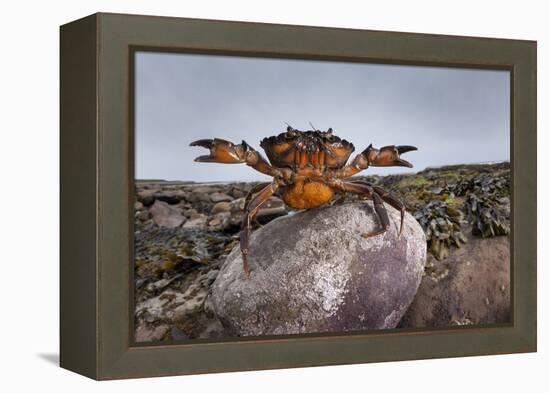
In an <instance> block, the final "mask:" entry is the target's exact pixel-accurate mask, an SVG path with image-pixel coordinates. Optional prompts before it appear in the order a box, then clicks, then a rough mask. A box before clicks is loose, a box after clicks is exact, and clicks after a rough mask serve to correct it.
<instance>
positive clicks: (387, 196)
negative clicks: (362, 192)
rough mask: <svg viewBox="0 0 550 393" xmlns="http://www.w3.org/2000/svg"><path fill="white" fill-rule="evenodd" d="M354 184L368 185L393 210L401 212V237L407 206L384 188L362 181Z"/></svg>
mask: <svg viewBox="0 0 550 393" xmlns="http://www.w3.org/2000/svg"><path fill="white" fill-rule="evenodd" d="M353 183H356V184H363V185H366V186H368V187H372V188H373V190H374V192H375V193H376V194H378V195H380V197H382V199H383V200H384V202H386V203H387V204H389V205H390V206H392V207H393V208H395V209H397V210H399V212H400V213H401V224H400V227H399V235H400V236H401V232H403V221H404V220H405V205H404V204H403V202H401V201H400V200H399V199H397V197H396V196H395V195H392V194H391V193H389V192H388V191H386V190H384V189H383V188H382V187H378V186H373V185H371V184H369V183H367V182H364V181H360V180H357V181H353Z"/></svg>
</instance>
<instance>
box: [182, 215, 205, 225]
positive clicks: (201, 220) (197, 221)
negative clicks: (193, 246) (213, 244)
mask: <svg viewBox="0 0 550 393" xmlns="http://www.w3.org/2000/svg"><path fill="white" fill-rule="evenodd" d="M206 220H207V217H206V216H205V215H204V214H199V215H198V216H197V217H195V218H190V219H189V220H187V222H186V223H185V224H183V227H184V228H194V229H203V228H204V227H206Z"/></svg>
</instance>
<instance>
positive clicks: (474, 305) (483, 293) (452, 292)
mask: <svg viewBox="0 0 550 393" xmlns="http://www.w3.org/2000/svg"><path fill="white" fill-rule="evenodd" d="M465 232H466V233H467V238H468V242H467V243H466V244H464V245H462V246H461V247H460V248H454V249H453V251H452V252H451V253H450V255H449V256H448V257H447V258H445V259H444V260H442V261H437V260H436V259H435V258H434V257H433V256H431V255H430V256H429V257H428V263H427V268H426V271H427V272H426V273H427V274H426V275H425V276H424V277H423V278H422V282H421V284H420V287H419V288H418V292H417V293H416V296H415V299H414V301H413V302H412V303H411V306H410V307H409V309H408V310H407V312H406V313H405V315H404V316H403V319H402V320H401V322H400V323H399V327H414V328H421V327H422V328H424V327H429V328H434V327H445V326H449V325H479V324H494V323H508V322H511V303H510V239H509V237H508V236H496V237H492V238H479V237H475V236H472V235H470V232H471V231H469V230H468V231H465Z"/></svg>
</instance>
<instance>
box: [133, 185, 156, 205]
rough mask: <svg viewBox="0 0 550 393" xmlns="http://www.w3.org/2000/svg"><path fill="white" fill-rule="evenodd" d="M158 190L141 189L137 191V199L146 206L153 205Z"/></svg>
mask: <svg viewBox="0 0 550 393" xmlns="http://www.w3.org/2000/svg"><path fill="white" fill-rule="evenodd" d="M157 191H158V190H155V189H152V190H151V189H144V190H139V191H138V193H137V200H138V201H139V202H141V203H142V204H143V205H145V206H151V205H152V204H153V202H155V193H156V192H157Z"/></svg>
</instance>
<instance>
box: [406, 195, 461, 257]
mask: <svg viewBox="0 0 550 393" xmlns="http://www.w3.org/2000/svg"><path fill="white" fill-rule="evenodd" d="M414 216H415V218H416V220H417V221H418V222H419V223H420V226H421V227H422V228H423V229H424V233H425V234H426V240H427V242H428V251H429V252H430V253H432V255H433V256H434V257H435V258H436V259H437V260H442V259H444V258H446V257H447V256H448V255H449V249H450V248H451V247H452V246H456V247H460V246H461V245H462V244H464V243H466V237H465V236H464V234H463V233H462V231H461V224H462V221H463V214H462V212H461V211H460V210H458V209H456V208H454V207H452V206H450V205H449V204H448V203H447V202H444V201H441V200H433V201H431V202H429V203H428V204H427V205H426V206H424V207H422V208H420V209H418V210H417V212H416V213H415V215H414Z"/></svg>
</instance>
